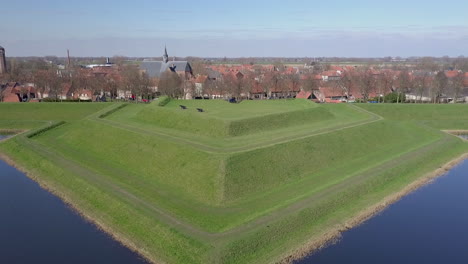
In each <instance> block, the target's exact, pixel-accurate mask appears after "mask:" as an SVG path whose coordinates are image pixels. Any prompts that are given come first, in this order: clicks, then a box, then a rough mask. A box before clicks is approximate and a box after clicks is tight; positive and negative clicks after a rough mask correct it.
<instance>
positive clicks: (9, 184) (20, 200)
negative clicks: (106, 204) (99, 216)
mask: <svg viewBox="0 0 468 264" xmlns="http://www.w3.org/2000/svg"><path fill="white" fill-rule="evenodd" d="M0 263H146V262H145V261H144V260H142V259H140V257H139V256H138V255H136V254H135V253H133V252H131V251H130V250H129V249H127V248H125V247H123V246H122V245H120V244H119V243H118V242H116V241H115V240H113V239H112V238H111V237H109V236H108V235H107V234H105V233H103V232H101V231H100V230H98V229H97V228H96V227H95V226H94V225H92V224H90V223H88V222H86V221H84V220H83V219H82V218H81V217H80V216H78V215H77V214H76V213H75V212H73V211H72V210H71V209H70V208H68V207H67V206H66V205H65V204H64V203H63V202H62V201H61V200H60V199H58V198H57V197H55V196H54V195H52V194H50V193H49V192H47V191H45V190H44V189H41V188H40V187H39V185H38V184H37V183H35V182H34V181H32V180H30V179H29V178H27V177H26V176H25V175H24V174H23V173H21V172H20V171H18V170H16V169H15V168H13V167H11V166H9V165H8V164H6V163H5V162H3V161H1V160H0Z"/></svg>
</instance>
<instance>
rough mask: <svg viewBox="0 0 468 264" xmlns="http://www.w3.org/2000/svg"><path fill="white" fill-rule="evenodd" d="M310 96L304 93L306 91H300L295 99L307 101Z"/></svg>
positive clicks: (308, 93) (309, 93) (310, 93)
mask: <svg viewBox="0 0 468 264" xmlns="http://www.w3.org/2000/svg"><path fill="white" fill-rule="evenodd" d="M311 95H312V92H306V91H300V92H299V93H298V94H297V95H296V98H300V99H309V97H310V96H311Z"/></svg>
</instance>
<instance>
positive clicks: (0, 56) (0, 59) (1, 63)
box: [0, 46, 7, 74]
mask: <svg viewBox="0 0 468 264" xmlns="http://www.w3.org/2000/svg"><path fill="white" fill-rule="evenodd" d="M6 71H7V69H6V59H5V49H4V48H3V47H2V46H0V74H4V73H6Z"/></svg>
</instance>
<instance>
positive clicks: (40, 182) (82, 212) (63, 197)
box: [0, 152, 164, 264]
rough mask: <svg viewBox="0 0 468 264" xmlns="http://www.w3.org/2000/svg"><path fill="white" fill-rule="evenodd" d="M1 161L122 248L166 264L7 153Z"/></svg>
mask: <svg viewBox="0 0 468 264" xmlns="http://www.w3.org/2000/svg"><path fill="white" fill-rule="evenodd" d="M0 159H1V160H3V161H4V162H5V163H7V164H8V165H10V166H12V167H14V168H15V169H17V170H19V171H20V172H22V173H23V174H24V175H26V177H28V178H29V179H31V180H32V181H34V182H35V183H37V184H38V185H39V186H40V187H41V188H42V189H44V190H45V191H47V192H49V193H51V194H53V195H54V196H56V197H58V198H59V199H60V200H61V201H62V202H63V203H64V204H65V205H66V206H67V207H68V208H69V209H70V210H72V211H73V212H74V213H76V214H78V215H79V216H80V217H81V218H82V219H83V220H84V221H86V222H88V223H90V224H92V225H93V226H95V227H96V228H97V229H98V230H99V231H102V232H104V233H105V234H106V235H108V236H110V237H111V238H112V239H113V240H115V241H117V242H118V243H119V244H121V245H122V246H124V247H126V248H128V249H129V250H130V251H132V252H134V253H135V254H137V255H138V256H139V257H140V258H142V259H143V260H145V261H146V262H148V263H155V264H156V263H164V262H161V261H156V260H153V259H152V258H151V257H150V254H149V253H148V252H146V251H145V250H144V249H141V248H139V247H137V246H136V245H135V244H134V243H133V242H132V241H130V239H128V238H126V237H125V235H123V234H120V233H119V232H117V231H115V230H114V229H113V228H112V227H110V226H107V225H105V224H104V223H102V222H100V221H99V220H98V218H97V217H93V216H92V215H90V214H88V213H86V212H85V210H82V209H80V208H79V207H77V206H76V205H75V204H74V203H73V201H72V199H70V198H68V197H67V196H66V195H65V194H64V193H62V192H60V191H58V190H56V189H54V188H51V187H49V185H48V184H47V182H46V181H44V180H41V179H39V177H37V176H35V175H34V174H32V173H30V172H28V170H26V169H25V168H24V167H22V166H20V165H18V164H17V163H16V162H15V161H14V160H12V159H11V158H10V157H9V156H7V155H6V154H5V153H3V152H0Z"/></svg>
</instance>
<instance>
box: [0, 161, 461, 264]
mask: <svg viewBox="0 0 468 264" xmlns="http://www.w3.org/2000/svg"><path fill="white" fill-rule="evenodd" d="M0 159H1V160H3V161H4V162H6V163H7V164H9V165H10V166H12V167H14V168H16V169H17V170H19V171H21V172H22V173H24V174H25V175H26V177H28V178H29V179H31V180H33V181H34V182H36V183H37V184H38V185H39V186H40V187H41V188H42V189H44V190H46V191H47V192H49V193H51V194H53V195H55V196H56V197H58V198H59V199H60V200H61V201H62V202H63V203H64V204H66V206H67V207H68V208H70V209H71V210H73V211H74V212H75V213H77V214H78V215H79V216H81V217H82V218H83V219H84V220H85V221H87V222H88V223H91V224H92V225H94V226H95V227H97V228H98V229H99V230H100V231H102V232H104V233H106V234H107V235H109V236H110V237H111V238H112V239H114V240H115V241H117V242H118V243H120V244H121V245H122V246H124V247H126V248H128V249H129V250H131V251H132V252H134V253H135V254H137V255H138V256H139V257H141V258H142V259H143V260H145V261H147V262H149V263H164V262H162V261H161V260H155V259H153V258H152V257H151V255H150V254H149V252H147V251H146V250H145V249H144V248H140V247H138V246H137V245H136V244H135V243H133V242H132V241H131V240H130V239H128V238H126V237H125V235H123V234H121V233H119V232H118V231H115V230H114V228H113V227H111V226H108V225H106V224H104V223H102V222H101V221H99V218H98V217H93V215H92V214H89V213H87V212H85V210H82V209H81V208H79V206H77V205H75V204H74V203H73V199H70V198H68V197H67V195H66V194H65V193H63V192H61V191H60V190H57V189H55V188H52V187H50V184H48V183H47V181H44V180H42V179H40V178H39V177H37V176H35V175H34V174H33V173H31V172H29V171H28V170H26V169H25V168H24V167H22V166H20V165H18V164H17V163H16V162H15V161H14V160H13V159H11V158H10V157H9V156H7V155H6V154H5V153H2V152H0ZM467 159H468V153H465V154H462V155H461V156H459V157H457V158H455V159H453V160H451V161H449V162H447V163H445V164H443V165H442V166H440V167H439V168H437V169H436V170H434V171H432V172H429V173H426V174H425V175H424V176H422V177H420V178H418V179H416V180H415V181H413V182H411V183H410V184H408V185H406V186H405V187H404V188H403V189H402V190H400V191H398V192H395V193H393V194H391V195H389V196H386V197H384V198H383V199H382V200H381V201H380V202H378V203H376V204H374V205H372V206H370V207H368V208H365V209H363V210H361V211H359V212H357V213H356V215H354V216H352V217H350V218H349V219H348V220H345V222H344V223H342V224H338V225H335V226H331V227H329V228H326V229H325V231H324V232H322V234H320V235H318V236H315V238H312V239H310V240H309V241H308V242H305V244H304V245H303V246H301V247H299V248H296V249H293V250H290V251H289V252H287V253H285V254H283V255H282V256H280V257H278V259H279V261H276V263H292V262H294V261H297V260H300V259H303V258H305V257H307V256H309V255H311V254H313V253H315V252H317V251H319V250H321V249H323V248H325V247H327V246H329V245H332V244H334V243H336V242H338V241H339V239H340V238H341V234H342V233H343V232H345V231H347V230H349V229H351V228H354V227H357V226H359V225H361V224H363V223H364V222H366V221H367V220H369V219H371V218H372V217H374V216H376V215H378V214H379V213H381V212H383V211H384V210H385V209H387V208H388V207H389V206H390V205H392V204H394V203H396V202H398V201H399V200H401V199H402V198H403V197H405V196H407V195H408V194H411V193H412V192H414V191H416V190H418V189H420V188H421V187H423V186H426V185H427V184H430V183H431V182H433V181H434V180H435V179H437V178H438V177H441V176H443V175H445V174H446V173H447V171H449V170H450V169H452V168H453V167H455V166H457V165H458V164H460V163H461V162H463V161H464V160H467Z"/></svg>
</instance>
